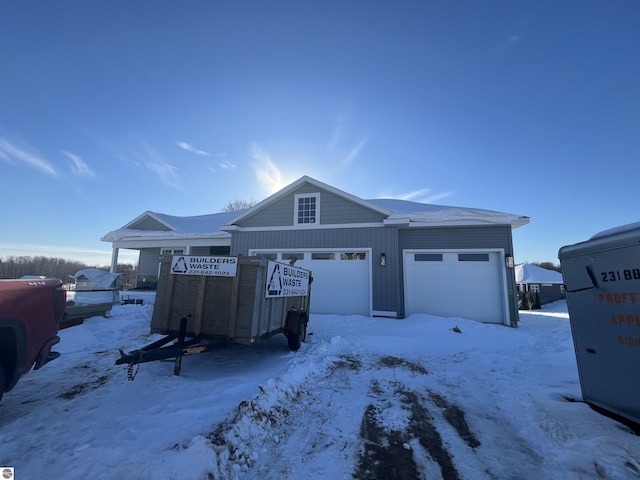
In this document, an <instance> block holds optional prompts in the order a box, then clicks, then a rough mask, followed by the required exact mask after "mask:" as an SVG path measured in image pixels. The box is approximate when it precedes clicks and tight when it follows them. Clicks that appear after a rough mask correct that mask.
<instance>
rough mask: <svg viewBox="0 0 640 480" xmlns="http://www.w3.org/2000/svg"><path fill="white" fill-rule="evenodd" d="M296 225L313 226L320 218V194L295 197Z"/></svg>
mask: <svg viewBox="0 0 640 480" xmlns="http://www.w3.org/2000/svg"><path fill="white" fill-rule="evenodd" d="M294 201H295V207H294V219H293V221H294V224H295V225H313V224H316V223H318V218H319V216H320V194H319V193H310V194H300V195H296V196H295V200H294Z"/></svg>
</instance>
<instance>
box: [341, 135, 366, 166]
mask: <svg viewBox="0 0 640 480" xmlns="http://www.w3.org/2000/svg"><path fill="white" fill-rule="evenodd" d="M368 141H369V137H367V136H365V137H362V138H361V139H360V140H358V142H357V143H356V144H355V145H354V146H353V147H351V150H349V153H347V155H346V156H345V157H344V158H343V159H342V162H340V163H341V164H342V165H343V166H347V165H349V164H351V162H353V161H354V160H355V159H356V158H357V157H358V155H360V152H361V151H362V149H363V148H364V146H365V145H366V144H367V142H368Z"/></svg>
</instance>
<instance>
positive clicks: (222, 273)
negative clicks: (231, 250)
mask: <svg viewBox="0 0 640 480" xmlns="http://www.w3.org/2000/svg"><path fill="white" fill-rule="evenodd" d="M237 270H238V257H201V256H189V255H174V256H173V259H172V260H171V273H173V274H175V275H208V276H211V277H235V276H236V272H237Z"/></svg>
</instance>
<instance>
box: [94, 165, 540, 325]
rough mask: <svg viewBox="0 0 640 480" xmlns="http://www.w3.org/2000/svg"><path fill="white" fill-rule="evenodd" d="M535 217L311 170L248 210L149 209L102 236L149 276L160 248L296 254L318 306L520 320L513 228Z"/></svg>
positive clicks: (333, 310) (349, 311)
mask: <svg viewBox="0 0 640 480" xmlns="http://www.w3.org/2000/svg"><path fill="white" fill-rule="evenodd" d="M528 222H529V218H528V217H525V216H521V215H514V214H509V213H503V212H497V211H493V210H483V209H476V208H467V207H454V206H447V205H435V204H425V203H418V202H411V201H407V200H399V199H373V200H365V199H362V198H359V197H356V196H355V195H352V194H350V193H347V192H345V191H342V190H339V189H337V188H335V187H332V186H331V185H327V184H325V183H322V182H320V181H318V180H315V179H313V178H310V177H306V176H305V177H301V178H300V179H298V180H297V181H295V182H293V183H292V184H290V185H288V186H287V187H285V188H283V189H282V190H280V191H278V192H276V193H274V194H273V195H271V196H270V197H268V198H266V199H265V200H263V201H261V202H259V203H257V204H256V205H254V206H253V207H251V208H248V209H245V210H242V211H237V212H221V213H217V214H211V215H202V216H198V217H173V216H168V215H164V214H158V213H153V212H146V213H145V214H143V215H142V216H140V217H138V218H137V219H134V220H133V221H132V222H129V223H128V224H127V225H125V226H124V227H122V228H121V229H118V230H116V231H113V232H110V233H108V234H107V235H106V236H105V237H104V238H103V240H106V241H112V242H113V247H114V255H113V261H112V269H115V265H117V251H118V248H138V249H140V252H141V255H140V259H141V261H140V264H139V267H140V268H139V274H140V275H145V276H146V275H157V269H158V262H157V255H158V254H159V253H160V252H162V251H164V250H166V249H169V248H170V249H171V250H172V251H175V250H176V249H180V250H182V251H184V253H185V254H197V255H222V254H229V255H264V256H266V257H268V258H272V259H276V260H279V261H283V262H290V261H291V259H292V258H293V257H296V259H297V260H296V265H298V266H301V267H304V268H308V269H310V270H311V271H313V275H314V279H315V281H314V283H313V286H312V292H313V293H312V300H311V312H312V313H321V314H341V315H365V316H379V317H390V318H405V317H407V316H409V315H411V314H414V313H429V314H434V315H439V316H446V317H462V318H470V319H476V320H480V321H483V322H491V323H503V324H506V325H511V326H516V325H517V322H518V310H517V292H516V286H515V278H514V273H513V270H514V269H513V258H514V257H513V241H512V231H513V229H514V228H518V227H520V226H522V225H526V224H527V223H528ZM222 249H224V251H222ZM147 257H148V260H149V261H146V259H147ZM143 259H145V261H144V262H143V261H142V260H143Z"/></svg>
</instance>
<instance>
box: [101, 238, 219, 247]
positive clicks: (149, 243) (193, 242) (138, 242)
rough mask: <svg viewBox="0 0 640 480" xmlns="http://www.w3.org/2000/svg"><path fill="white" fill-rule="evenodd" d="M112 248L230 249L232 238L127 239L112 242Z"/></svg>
mask: <svg viewBox="0 0 640 480" xmlns="http://www.w3.org/2000/svg"><path fill="white" fill-rule="evenodd" d="M111 243H112V248H128V249H134V250H141V249H144V248H161V247H167V246H169V245H174V246H181V247H218V246H222V247H228V246H231V238H230V237H229V238H218V239H215V238H209V239H184V238H183V239H181V238H177V237H173V238H164V239H154V240H149V239H144V240H142V239H127V240H118V241H114V242H111Z"/></svg>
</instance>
